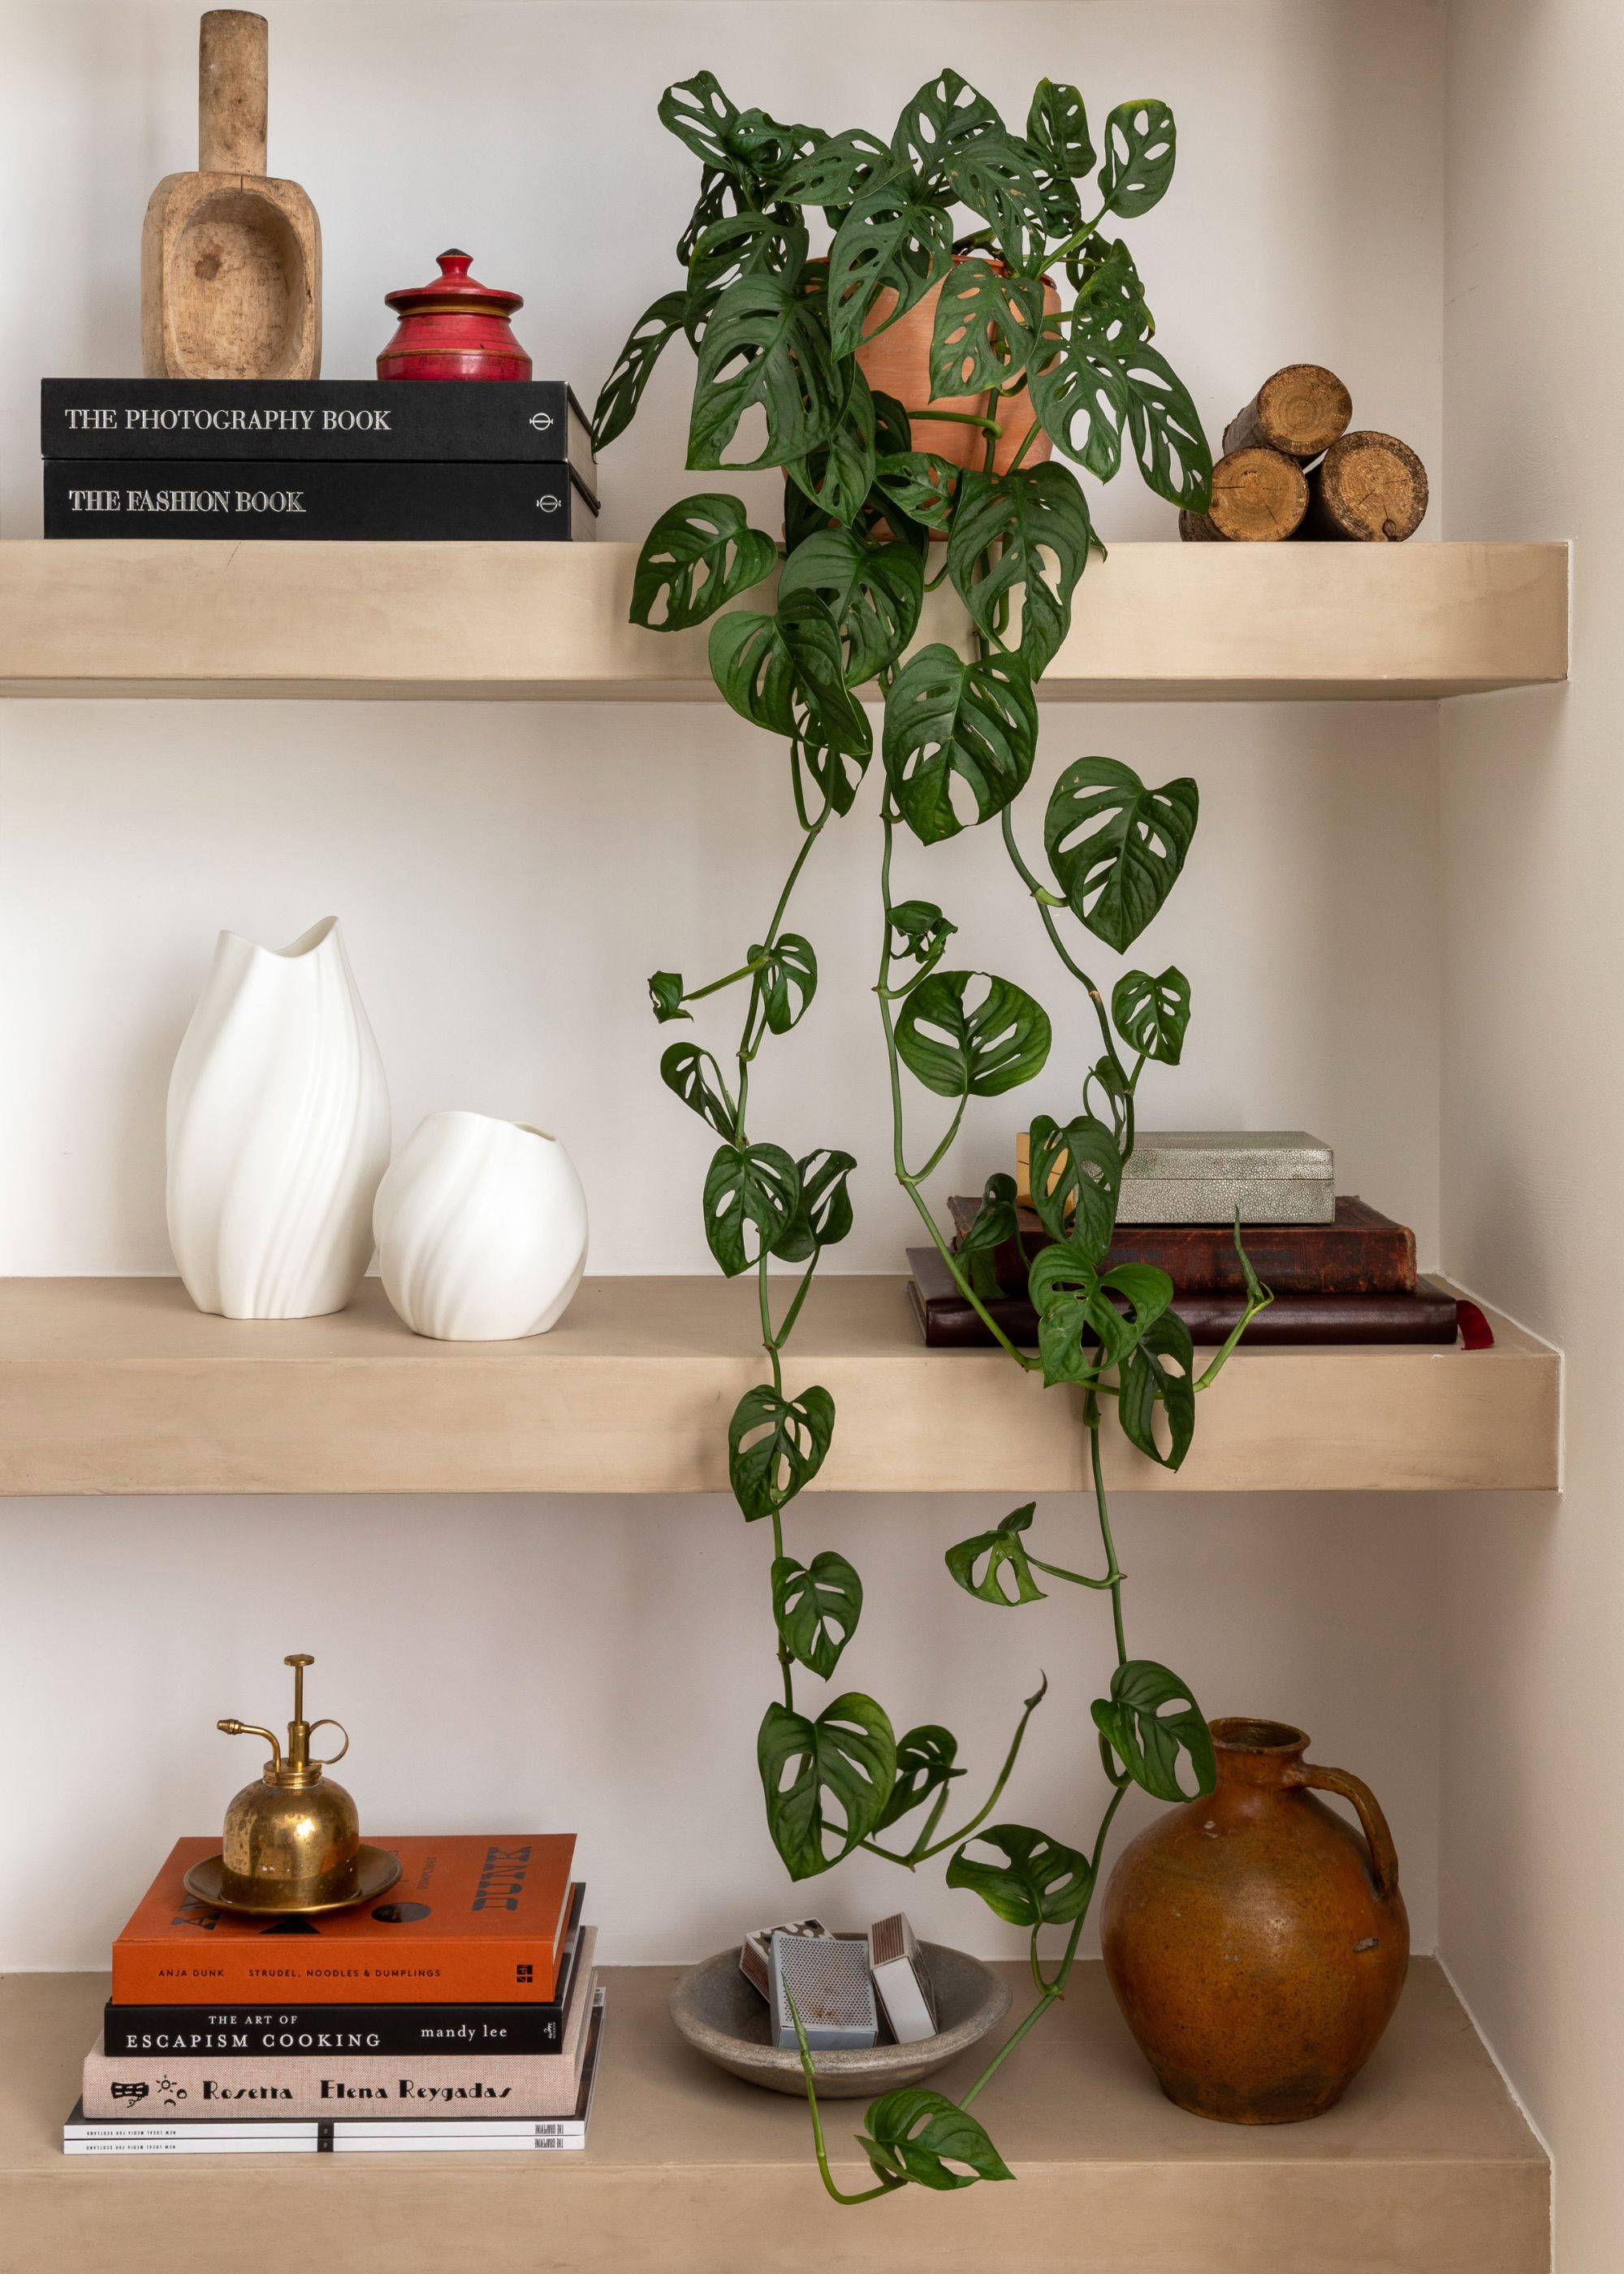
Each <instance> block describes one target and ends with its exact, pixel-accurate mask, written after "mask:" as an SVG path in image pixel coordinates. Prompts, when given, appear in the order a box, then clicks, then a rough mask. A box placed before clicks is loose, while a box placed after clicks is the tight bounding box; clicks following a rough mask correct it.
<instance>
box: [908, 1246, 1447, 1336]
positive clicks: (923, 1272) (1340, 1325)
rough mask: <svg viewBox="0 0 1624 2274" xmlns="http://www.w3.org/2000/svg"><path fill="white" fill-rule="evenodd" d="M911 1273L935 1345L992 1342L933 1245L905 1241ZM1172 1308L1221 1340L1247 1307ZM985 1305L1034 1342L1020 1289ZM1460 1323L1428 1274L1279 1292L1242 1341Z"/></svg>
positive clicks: (1437, 1331)
mask: <svg viewBox="0 0 1624 2274" xmlns="http://www.w3.org/2000/svg"><path fill="white" fill-rule="evenodd" d="M908 1268H909V1269H910V1270H911V1271H912V1272H913V1274H914V1277H913V1281H912V1284H910V1286H909V1289H908V1293H909V1295H910V1297H911V1299H912V1300H913V1304H914V1317H915V1318H916V1319H917V1320H918V1321H919V1324H920V1329H921V1333H922V1334H923V1336H924V1337H925V1340H926V1342H927V1343H928V1344H929V1345H930V1346H931V1348H932V1349H933V1350H935V1349H941V1350H953V1349H974V1348H975V1347H976V1346H977V1345H978V1344H979V1345H981V1346H983V1347H986V1348H991V1347H992V1337H991V1335H990V1334H989V1332H988V1331H987V1329H986V1327H985V1326H983V1324H982V1323H981V1318H980V1316H979V1315H978V1314H977V1313H976V1311H975V1310H974V1307H973V1306H971V1305H970V1304H969V1303H968V1302H967V1301H966V1299H965V1298H964V1296H963V1295H961V1294H960V1293H959V1287H958V1284H957V1283H956V1282H955V1280H954V1278H953V1275H952V1273H951V1271H950V1270H949V1269H948V1268H947V1266H946V1264H945V1263H944V1261H942V1258H941V1257H940V1256H939V1255H938V1254H937V1253H936V1249H935V1248H934V1247H910V1248H909V1250H908ZM1173 1307H1174V1309H1175V1310H1176V1311H1177V1314H1178V1315H1179V1317H1180V1318H1181V1319H1182V1320H1183V1321H1184V1324H1185V1325H1186V1326H1187V1327H1188V1328H1189V1329H1190V1338H1191V1340H1192V1342H1194V1343H1198V1344H1203V1345H1207V1344H1216V1343H1222V1342H1223V1341H1225V1340H1226V1339H1227V1338H1228V1337H1229V1333H1230V1332H1231V1330H1232V1329H1233V1328H1234V1326H1235V1324H1236V1322H1237V1320H1238V1319H1239V1318H1240V1315H1241V1314H1242V1312H1243V1311H1244V1308H1245V1299H1244V1297H1243V1296H1239V1295H1202V1294H1191V1293H1184V1292H1181V1293H1179V1294H1178V1295H1177V1297H1176V1298H1175V1299H1174V1305H1173ZM987 1308H988V1310H989V1313H990V1314H991V1315H992V1316H993V1317H994V1318H995V1319H996V1321H997V1322H998V1324H999V1326H1000V1327H1002V1328H1003V1329H1004V1333H1005V1334H1006V1335H1007V1336H1008V1337H1009V1338H1010V1340H1011V1342H1013V1343H1019V1344H1023V1345H1025V1346H1027V1347H1035V1345H1036V1343H1037V1338H1038V1320H1037V1313H1036V1312H1035V1311H1034V1309H1033V1307H1032V1305H1031V1304H1030V1303H1029V1302H1028V1301H1027V1299H1026V1296H1025V1295H1008V1294H1002V1295H1000V1296H998V1298H997V1299H996V1301H994V1302H990V1303H989V1304H988V1306H987ZM1458 1326H1459V1318H1458V1314H1457V1311H1456V1307H1455V1297H1454V1296H1453V1295H1452V1294H1450V1293H1449V1291H1448V1290H1447V1288H1444V1287H1438V1286H1434V1285H1433V1284H1432V1281H1431V1280H1429V1279H1419V1280H1417V1283H1416V1285H1415V1289H1414V1291H1413V1292H1411V1293H1410V1294H1408V1295H1404V1294H1397V1295H1279V1296H1276V1297H1275V1299H1274V1302H1272V1303H1271V1304H1270V1305H1269V1306H1268V1308H1267V1311H1260V1312H1259V1314H1258V1315H1257V1317H1256V1318H1255V1319H1254V1320H1253V1321H1252V1324H1251V1325H1250V1326H1249V1327H1248V1328H1247V1329H1246V1339H1245V1345H1244V1346H1245V1347H1246V1348H1247V1349H1248V1350H1260V1349H1265V1348H1267V1347H1269V1346H1270V1345H1273V1346H1274V1347H1276V1348H1278V1347H1281V1346H1282V1345H1285V1344H1315V1343H1432V1344H1447V1345H1450V1346H1453V1344H1454V1343H1455V1338H1456V1332H1457V1329H1458Z"/></svg>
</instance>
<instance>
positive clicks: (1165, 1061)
mask: <svg viewBox="0 0 1624 2274" xmlns="http://www.w3.org/2000/svg"><path fill="white" fill-rule="evenodd" d="M1111 1017H1112V1020H1114V1021H1115V1023H1116V1031H1117V1033H1118V1034H1119V1035H1121V1036H1122V1038H1123V1040H1124V1043H1126V1044H1127V1045H1128V1048H1129V1049H1130V1050H1142V1051H1143V1052H1144V1054H1145V1056H1146V1057H1147V1058H1154V1059H1156V1060H1157V1062H1158V1063H1159V1064H1160V1065H1177V1064H1178V1059H1179V1053H1180V1052H1181V1051H1182V1050H1183V1049H1184V1029H1185V1028H1187V1027H1188V1026H1189V1024H1190V982H1189V981H1188V980H1187V979H1186V978H1185V976H1184V973H1183V972H1182V971H1181V970H1179V968H1178V967H1177V964H1172V963H1169V966H1168V968H1167V969H1166V970H1165V971H1160V972H1158V973H1157V974H1156V976H1155V977H1154V979H1153V978H1152V977H1151V975H1150V974H1149V972H1148V971H1125V972H1124V974H1123V975H1122V977H1121V978H1120V979H1119V980H1118V981H1117V982H1116V985H1115V987H1113V988H1112V990H1111Z"/></svg>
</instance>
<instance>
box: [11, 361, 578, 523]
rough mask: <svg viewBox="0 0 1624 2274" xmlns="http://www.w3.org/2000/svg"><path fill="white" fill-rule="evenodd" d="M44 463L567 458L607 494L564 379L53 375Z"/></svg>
mask: <svg viewBox="0 0 1624 2274" xmlns="http://www.w3.org/2000/svg"><path fill="white" fill-rule="evenodd" d="M40 456H41V457H42V458H265V459H278V458H296V459H301V460H302V459H307V458H425V459H430V460H433V459H440V458H464V459H471V460H473V461H475V462H476V463H480V462H490V463H503V462H506V461H510V460H511V461H518V462H521V463H542V464H546V463H557V462H558V461H559V460H560V459H564V460H568V463H569V464H570V465H572V466H573V467H574V468H575V472H576V474H577V475H578V476H579V478H580V479H581V480H582V481H583V483H584V484H585V486H586V487H587V488H588V489H589V490H590V492H591V493H592V495H593V496H594V497H596V496H597V494H598V467H597V461H596V460H595V459H594V457H593V456H592V441H591V433H590V428H589V426H588V424H587V420H586V416H585V413H584V412H583V410H582V408H581V405H580V404H579V403H577V402H576V401H575V396H574V395H573V394H572V393H571V392H570V390H569V388H568V387H567V386H566V385H565V384H564V381H563V380H561V379H535V380H478V379H475V380H468V379H463V380H421V379H42V380H41V381H40Z"/></svg>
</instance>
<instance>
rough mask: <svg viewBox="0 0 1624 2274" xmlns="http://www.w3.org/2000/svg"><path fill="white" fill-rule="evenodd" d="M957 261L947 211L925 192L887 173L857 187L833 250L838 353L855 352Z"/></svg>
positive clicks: (832, 333) (832, 323)
mask: <svg viewBox="0 0 1624 2274" xmlns="http://www.w3.org/2000/svg"><path fill="white" fill-rule="evenodd" d="M952 263H953V224H952V222H951V219H950V218H949V215H948V209H947V207H945V206H944V205H939V204H937V203H936V201H935V200H933V199H930V198H928V197H925V196H923V195H921V192H920V190H919V187H918V184H916V183H915V182H914V180H913V179H912V177H909V176H907V175H906V174H888V175H884V176H883V177H880V178H879V179H877V180H876V181H873V182H871V183H870V184H868V187H867V188H866V189H862V190H860V191H859V192H858V193H857V195H856V196H855V197H854V198H853V200H852V202H851V205H850V206H849V207H848V208H847V210H846V216H845V218H844V220H843V221H842V222H841V223H840V226H839V228H838V230H836V231H835V237H834V243H833V244H832V245H831V246H830V248H829V342H830V345H831V347H832V348H833V350H834V352H835V354H836V355H837V356H849V355H853V354H854V353H855V352H856V350H857V349H858V348H859V347H860V346H861V343H862V342H863V340H864V338H865V337H867V338H868V339H873V338H874V337H875V335H876V333H879V332H883V331H886V330H888V329H889V328H890V327H891V325H892V324H894V323H895V322H896V321H897V320H898V317H900V316H906V314H907V312H908V310H909V309H910V308H912V307H914V305H916V304H917V303H918V302H919V301H921V300H922V299H923V298H924V297H925V295H926V293H927V292H929V290H930V288H931V286H932V285H933V284H935V283H936V282H937V281H938V280H939V279H940V278H942V277H944V276H945V275H946V274H947V272H948V270H949V269H950V268H951V267H952ZM886 295H890V296H891V297H890V300H889V302H887V301H886V299H885V297H884V296H886ZM871 318H876V319H877V320H876V321H874V322H872V323H871V322H870V319H871Z"/></svg>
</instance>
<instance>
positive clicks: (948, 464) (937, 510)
mask: <svg viewBox="0 0 1624 2274" xmlns="http://www.w3.org/2000/svg"><path fill="white" fill-rule="evenodd" d="M963 471H964V470H963V468H962V467H960V466H957V465H955V464H954V463H953V461H952V460H951V458H944V457H943V456H941V455H940V453H939V452H937V451H936V450H891V451H888V452H883V453H882V454H881V455H880V456H879V457H877V458H876V460H875V465H874V481H875V487H876V489H877V490H878V491H879V493H880V495H881V496H882V497H883V498H884V499H885V500H886V501H887V502H888V503H890V504H891V505H894V506H895V507H896V508H897V510H898V513H901V514H906V516H907V518H908V519H909V520H910V521H913V522H917V523H918V524H919V525H920V527H921V529H929V530H934V531H936V535H937V536H938V537H944V536H945V535H946V534H947V531H948V529H949V527H950V526H951V522H952V518H953V507H954V503H955V501H957V499H958V495H959V477H960V475H961V474H962V472H963Z"/></svg>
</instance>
